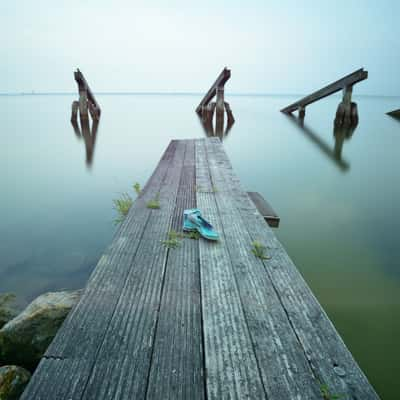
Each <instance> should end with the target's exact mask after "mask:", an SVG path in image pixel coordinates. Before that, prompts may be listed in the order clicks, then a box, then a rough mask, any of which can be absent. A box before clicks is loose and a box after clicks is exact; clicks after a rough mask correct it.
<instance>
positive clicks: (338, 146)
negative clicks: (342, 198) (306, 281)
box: [287, 114, 357, 172]
mask: <svg viewBox="0 0 400 400" xmlns="http://www.w3.org/2000/svg"><path fill="white" fill-rule="evenodd" d="M287 118H288V119H289V120H290V121H292V122H293V123H294V124H295V125H296V126H297V127H298V128H299V129H300V130H301V131H302V133H304V134H305V135H306V136H307V137H308V138H309V139H310V140H311V141H312V142H313V143H314V144H315V145H317V147H318V148H319V149H320V150H321V151H322V153H324V154H325V155H326V156H327V157H328V158H329V159H330V160H332V161H333V162H334V163H335V165H336V166H337V167H338V168H339V169H340V170H342V171H343V172H345V171H347V170H348V169H349V168H350V164H349V163H348V162H347V161H346V160H344V159H343V157H342V150H343V144H344V142H345V140H348V139H350V138H351V137H352V135H353V133H354V131H355V128H356V126H357V125H355V126H336V125H335V126H334V129H333V136H334V138H335V145H334V147H333V149H332V147H331V146H330V145H329V144H327V143H326V142H325V141H324V140H323V139H321V138H320V137H319V135H318V134H316V133H315V132H314V131H313V130H312V129H311V128H310V127H308V126H307V125H305V124H304V118H296V117H295V116H293V115H291V114H290V115H287Z"/></svg>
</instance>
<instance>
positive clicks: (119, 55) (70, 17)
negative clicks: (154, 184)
mask: <svg viewBox="0 0 400 400" xmlns="http://www.w3.org/2000/svg"><path fill="white" fill-rule="evenodd" d="M399 20H400V1H398V0H383V1H380V2H378V1H376V0H373V1H371V0H365V1H361V0H359V1H357V0H347V1H342V0H335V1H329V2H326V1H316V0H302V1H294V0H280V1H268V0H264V1H255V0H254V1H251V0H250V1H241V2H239V1H235V0H230V1H223V0H203V1H196V2H190V1H188V0H186V1H179V0H168V1H162V0H154V1H134V0H133V1H132V0H130V1H128V0H114V1H105V0H68V1H65V0H57V1H54V0H52V1H50V0H14V1H5V0H2V1H1V2H0V60H1V62H0V92H20V91H31V90H36V91H45V92H53V91H75V90H76V85H75V82H74V80H73V75H72V72H73V70H74V69H75V68H76V67H80V69H81V70H82V71H83V73H84V74H85V75H86V77H87V78H88V81H89V83H90V84H91V86H92V87H93V89H94V90H95V91H182V92H204V91H205V90H207V89H208V86H209V85H210V84H211V83H212V81H213V80H214V79H215V77H216V75H217V74H218V73H219V72H220V71H221V69H222V68H223V67H224V66H225V65H226V66H228V67H229V68H231V69H232V78H231V80H230V81H229V83H228V86H227V89H228V90H229V91H231V92H246V93H249V92H251V93H253V92H258V93H307V92H310V91H312V90H314V89H318V88H319V87H320V86H322V85H324V84H326V83H329V82H330V81H332V80H336V79H337V78H340V77H341V76H342V75H345V74H347V73H350V72H352V71H353V70H355V69H358V68H360V67H365V68H366V69H367V70H368V71H369V79H368V81H366V82H362V83H360V84H359V85H357V87H356V88H355V93H360V94H383V95H400V39H399V38H400V27H399V24H400V21H399Z"/></svg>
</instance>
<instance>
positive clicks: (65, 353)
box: [22, 138, 378, 400]
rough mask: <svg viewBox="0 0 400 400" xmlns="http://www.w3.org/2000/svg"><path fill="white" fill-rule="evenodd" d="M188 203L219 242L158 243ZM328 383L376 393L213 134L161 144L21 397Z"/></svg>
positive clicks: (348, 395)
mask: <svg viewBox="0 0 400 400" xmlns="http://www.w3.org/2000/svg"><path fill="white" fill-rule="evenodd" d="M156 196H158V197H159V202H160V209H150V208H147V207H146V204H147V202H148V201H149V200H151V199H154V198H155V197H156ZM192 207H198V208H200V209H201V211H202V213H203V215H204V216H205V217H206V218H207V219H208V220H210V221H211V222H212V223H213V225H214V226H215V229H216V230H217V231H218V232H219V233H220V236H221V239H220V241H219V242H209V241H206V240H204V239H200V240H193V239H189V238H182V239H180V245H179V246H178V247H176V248H168V247H166V246H165V245H164V244H163V243H162V241H163V240H165V239H167V235H168V232H169V231H170V230H175V231H181V227H182V214H183V210H184V209H186V208H192ZM254 241H258V242H260V243H261V244H263V245H265V246H266V252H265V255H266V256H267V257H268V258H267V257H261V258H258V257H256V256H255V255H254V254H253V252H252V243H253V242H254ZM316 251H317V250H316ZM322 266H323V265H321V267H322ZM338 295H340V293H338ZM336 395H339V396H341V397H340V398H343V399H359V400H361V399H362V400H369V399H378V396H377V394H376V393H375V391H374V389H373V388H372V386H371V385H370V384H369V382H368V380H367V378H366V377H365V375H364V374H363V372H362V371H361V370H360V368H359V367H358V365H357V363H356V362H355V361H354V359H353V357H352V355H351V354H350V352H349V351H348V349H347V348H346V346H345V345H344V343H343V341H342V339H341V338H340V336H339V335H338V333H337V332H336V330H335V328H334V326H333V325H332V323H331V321H330V320H329V318H328V317H327V315H326V313H325V312H324V310H323V309H322V308H321V306H320V304H319V303H318V301H317V300H316V298H315V297H314V296H313V294H312V293H311V291H310V289H309V287H308V286H307V284H306V283H305V281H304V279H303V278H302V276H301V275H300V273H299V272H298V270H297V269H296V267H295V266H294V264H293V262H292V261H291V260H290V258H289V256H288V255H287V253H286V251H285V249H284V248H283V246H282V245H281V244H280V243H279V241H278V240H277V239H276V237H275V235H274V234H273V232H272V230H271V228H269V227H268V225H267V224H266V223H265V221H264V219H263V217H262V215H261V214H260V213H259V212H258V211H257V209H256V207H255V205H254V204H253V202H252V201H251V200H250V198H249V196H248V195H247V193H246V192H245V191H244V190H243V189H242V188H241V184H240V182H239V180H238V178H237V177H236V175H235V173H234V172H233V170H232V167H231V164H230V162H229V160H228V158H227V156H226V154H225V152H224V150H223V147H222V144H221V142H220V140H219V139H216V138H211V139H199V140H179V141H172V142H171V143H170V145H169V146H168V148H167V150H166V151H165V153H164V155H163V156H162V158H161V160H160V162H159V164H158V166H157V168H156V170H155V172H154V173H153V175H152V177H151V178H150V180H149V182H148V183H147V185H146V186H145V188H144V190H143V192H142V193H141V195H140V196H139V197H138V199H137V200H136V201H135V202H134V204H133V206H132V207H131V210H130V212H129V214H128V216H127V217H126V219H125V221H124V222H123V223H122V224H121V226H120V228H119V229H118V231H117V232H116V234H115V237H114V239H113V241H112V243H111V244H110V246H109V247H108V248H107V250H106V251H105V253H104V255H103V256H102V257H101V259H100V261H99V262H98V265H97V266H96V268H95V270H94V272H93V274H92V276H91V278H90V280H89V282H88V284H87V287H86V290H85V292H84V294H83V296H82V298H81V300H80V301H79V303H78V304H77V306H76V307H75V308H74V309H73V310H72V312H71V313H70V314H69V316H68V318H67V319H66V320H65V322H64V324H63V325H62V327H61V329H60V330H59V332H58V334H57V336H56V338H55V339H54V341H53V342H52V344H51V345H50V347H49V349H48V350H47V352H46V354H45V356H44V357H43V359H42V360H41V362H40V364H39V366H38V368H37V370H36V372H35V374H34V375H33V377H32V379H31V381H30V383H29V385H28V387H27V389H26V390H25V392H24V394H23V396H22V399H23V400H34V399H36V400H40V399H49V400H50V399H51V400H62V399H63V400H67V399H73V400H78V399H96V400H97V399H99V400H100V399H101V400H105V399H110V400H111V399H113V400H115V399H126V400H131V399H135V400H137V399H160V400H161V399H162V400H165V399H173V400H197V399H199V400H205V399H208V400H214V399H215V400H221V399H257V400H258V399H270V400H290V399H298V400H299V399H304V400H313V399H319V400H321V399H328V398H335V397H334V396H336Z"/></svg>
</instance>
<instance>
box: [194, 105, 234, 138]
mask: <svg viewBox="0 0 400 400" xmlns="http://www.w3.org/2000/svg"><path fill="white" fill-rule="evenodd" d="M224 105H225V111H226V126H224V125H225V118H224V114H218V113H215V118H214V111H215V108H216V103H215V102H210V103H209V104H208V105H207V106H206V107H205V108H204V110H203V111H202V113H201V115H199V121H200V124H201V126H202V127H203V130H204V133H205V134H206V136H207V137H215V136H216V137H219V138H220V139H221V141H223V140H224V139H225V138H226V137H227V136H228V134H229V132H230V130H231V129H232V126H233V124H234V123H235V118H234V116H233V113H232V110H231V108H230V106H229V103H227V102H225V103H224ZM224 128H225V129H224Z"/></svg>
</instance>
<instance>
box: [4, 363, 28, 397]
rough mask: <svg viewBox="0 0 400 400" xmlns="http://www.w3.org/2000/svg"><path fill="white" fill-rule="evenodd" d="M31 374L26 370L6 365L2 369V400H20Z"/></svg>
mask: <svg viewBox="0 0 400 400" xmlns="http://www.w3.org/2000/svg"><path fill="white" fill-rule="evenodd" d="M30 378H31V374H30V373H29V372H28V371H27V370H26V369H24V368H21V367H16V366H15V365H6V366H4V367H1V368H0V400H18V399H19V396H21V394H22V392H23V391H24V389H25V386H26V385H27V384H28V382H29V379H30Z"/></svg>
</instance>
